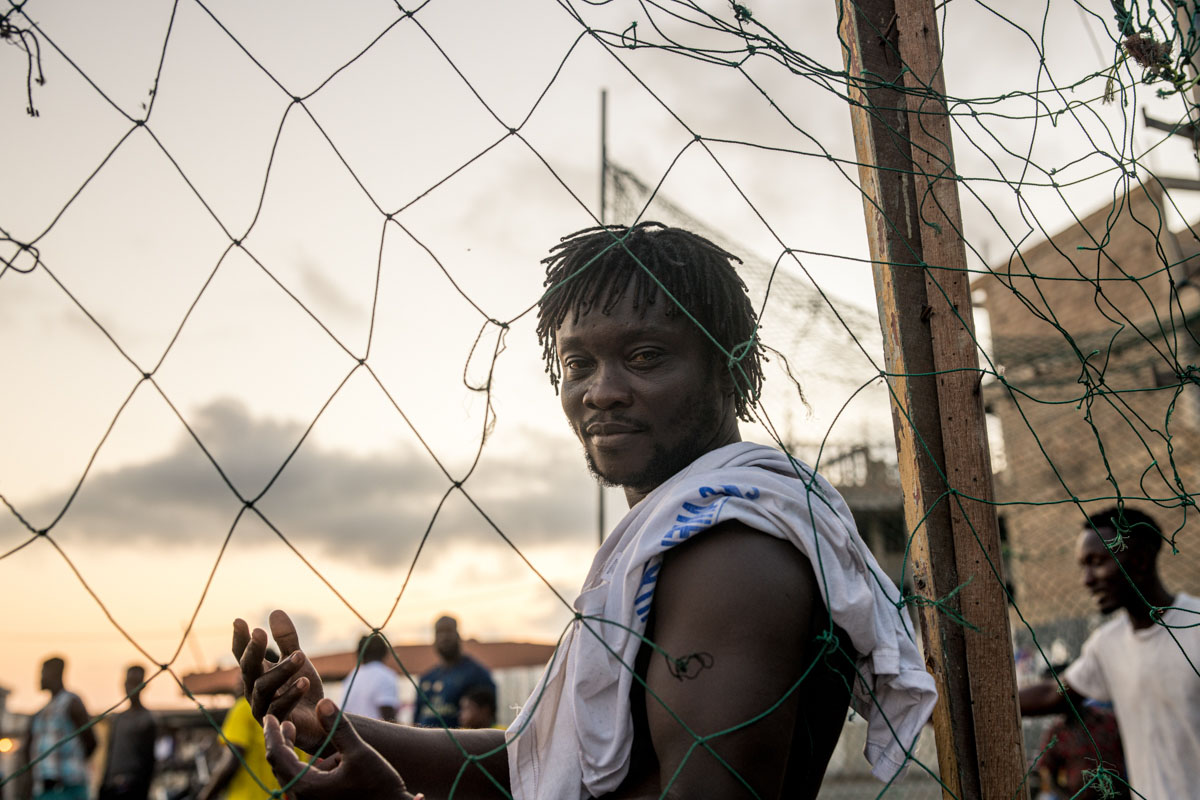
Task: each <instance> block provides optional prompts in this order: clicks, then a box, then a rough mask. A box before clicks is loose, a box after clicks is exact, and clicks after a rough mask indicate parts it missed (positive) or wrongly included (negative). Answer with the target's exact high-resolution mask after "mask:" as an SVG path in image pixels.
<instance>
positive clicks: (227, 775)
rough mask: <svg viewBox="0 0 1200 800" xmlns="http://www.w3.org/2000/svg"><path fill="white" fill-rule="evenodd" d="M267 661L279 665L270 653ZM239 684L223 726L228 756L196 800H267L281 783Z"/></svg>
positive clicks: (261, 732)
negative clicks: (276, 777) (268, 759)
mask: <svg viewBox="0 0 1200 800" xmlns="http://www.w3.org/2000/svg"><path fill="white" fill-rule="evenodd" d="M267 660H268V661H271V662H276V661H278V660H279V654H278V653H276V652H275V651H274V650H268V651H267ZM238 684H239V686H238V688H239V691H238V699H237V702H236V703H234V704H233V707H232V708H230V709H229V713H228V714H226V715H225V722H224V724H222V725H221V736H222V737H223V738H222V742H223V743H225V752H224V753H223V754H222V756H221V760H220V761H219V762H217V766H216V768H214V769H213V772H212V775H211V776H210V777H209V779H208V783H207V784H205V786H204V788H203V789H201V790H200V794H198V795H197V796H196V800H214V798H217V797H222V794H221V792H222V790H224V795H223V797H224V799H225V800H267V798H269V797H270V796H271V792H272V791H274V790H276V789H278V788H279V781H277V780H276V779H275V773H273V772H272V771H271V766H270V765H269V764H268V763H267V748H266V745H265V744H264V742H263V729H262V726H261V725H259V724H258V722H257V721H256V720H255V719H254V714H253V713H251V711H250V704H249V703H247V702H246V697H245V695H244V694H243V693H242V692H241V681H240V680H239V681H238ZM235 751H236V753H235ZM239 756H240V758H239ZM256 778H257V780H256ZM260 782H261V784H260ZM263 787H266V788H265V789H264V788H263Z"/></svg>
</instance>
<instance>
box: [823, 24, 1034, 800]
mask: <svg viewBox="0 0 1200 800" xmlns="http://www.w3.org/2000/svg"><path fill="white" fill-rule="evenodd" d="M835 2H837V8H838V15H839V30H838V33H839V37H840V39H841V42H842V47H843V53H844V56H845V61H846V69H847V73H848V75H849V83H850V91H849V96H850V101H851V102H850V113H851V119H852V123H853V128H854V142H855V148H856V151H857V154H858V161H859V180H860V183H861V188H862V192H863V206H864V209H865V213H866V223H867V237H868V239H869V242H870V248H871V258H872V260H873V262H874V274H875V291H876V298H877V302H878V306H879V319H880V324H881V326H882V329H883V338H884V351H885V358H886V365H887V373H888V385H889V387H890V390H891V393H892V415H893V422H894V427H895V433H896V450H897V457H898V461H899V466H900V476H901V484H902V486H903V491H904V516H905V521H906V523H907V527H908V530H910V531H912V532H913V534H912V537H913V538H912V546H911V550H910V553H911V559H910V569H911V582H912V585H913V588H914V590H915V593H916V594H917V595H919V596H920V597H922V598H924V599H925V600H926V601H927V602H925V603H920V604H919V607H918V610H919V615H920V618H921V633H922V638H923V643H924V653H925V663H926V666H927V667H928V669H929V671H930V672H931V673H932V674H933V676H934V678H935V680H936V681H937V684H938V692H939V699H938V704H937V707H936V708H935V710H934V719H933V724H934V732H935V735H936V740H937V749H938V763H939V768H940V771H941V779H942V783H943V784H945V787H946V788H945V789H944V790H943V794H944V796H945V797H955V798H963V799H965V798H971V799H972V800H996V799H997V798H1003V799H1004V800H1009V798H1013V800H1019V799H1020V798H1028V796H1029V795H1028V789H1027V788H1026V787H1025V774H1026V767H1025V756H1024V748H1023V744H1022V736H1021V724H1020V716H1019V713H1018V710H1017V709H1018V707H1017V690H1016V675H1015V671H1014V665H1013V655H1012V640H1011V634H1010V631H1009V620H1008V610H1007V605H1006V599H1007V597H1006V594H1005V589H1004V582H1003V577H1002V570H1003V567H1002V563H1001V558H1000V541H999V538H1000V537H999V530H998V526H997V521H996V514H995V507H994V505H993V499H994V492H993V488H992V474H991V466H990V461H989V455H988V443H987V435H986V427H985V420H984V412H983V403H982V398H981V396H980V381H981V378H982V375H981V373H980V372H978V360H977V357H976V353H975V342H974V330H973V322H972V318H971V296H970V286H969V282H968V276H967V273H966V271H965V270H966V250H965V247H964V244H963V241H962V236H961V231H962V220H961V216H960V213H959V203H958V186H957V184H956V180H957V179H958V176H957V175H956V173H955V170H954V156H953V152H952V150H951V144H950V121H949V117H948V116H947V111H946V104H945V99H944V94H945V82H944V77H943V75H942V57H941V47H940V44H939V40H938V31H937V19H936V17H935V16H934V0H835ZM935 604H936V605H935ZM939 606H940V607H941V608H939ZM942 608H944V609H945V610H942ZM946 611H953V612H955V613H958V614H961V616H962V618H963V619H965V621H966V622H967V623H969V624H970V625H971V626H974V629H972V628H968V627H965V626H964V625H962V624H961V623H960V622H958V621H956V620H955V619H952V618H951V616H950V615H949V614H947V613H946Z"/></svg>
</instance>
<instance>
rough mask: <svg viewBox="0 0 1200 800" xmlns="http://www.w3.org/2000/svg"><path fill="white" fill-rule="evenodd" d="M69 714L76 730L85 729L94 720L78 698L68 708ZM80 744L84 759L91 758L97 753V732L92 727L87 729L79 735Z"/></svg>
mask: <svg viewBox="0 0 1200 800" xmlns="http://www.w3.org/2000/svg"><path fill="white" fill-rule="evenodd" d="M67 713H68V714H70V715H71V724H72V725H74V726H75V727H76V728H83V726H84V725H87V724H88V723H89V722H90V721H91V719H92V718H91V717H90V716H88V712H87V709H86V708H84V706H83V701H82V700H80V699H79V697H78V696H76V697H75V699H74V700H72V701H71V704H70V705H69V706H67ZM79 742H80V744H82V745H83V757H84V758H91V757H92V753H94V752H96V731H95V730H94V729H93V728H90V727H89V728H85V729H84V730H83V731H82V732H80V734H79Z"/></svg>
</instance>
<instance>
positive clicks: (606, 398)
mask: <svg viewBox="0 0 1200 800" xmlns="http://www.w3.org/2000/svg"><path fill="white" fill-rule="evenodd" d="M630 399H631V392H630V385H629V376H628V375H626V374H625V371H624V370H623V369H621V368H620V367H619V366H616V365H612V364H603V363H602V364H599V365H597V366H596V369H595V370H594V371H593V372H592V379H591V381H589V382H588V387H587V391H586V392H584V395H583V403H584V405H586V406H588V407H589V408H599V409H606V408H619V407H621V406H627V405H629V403H630Z"/></svg>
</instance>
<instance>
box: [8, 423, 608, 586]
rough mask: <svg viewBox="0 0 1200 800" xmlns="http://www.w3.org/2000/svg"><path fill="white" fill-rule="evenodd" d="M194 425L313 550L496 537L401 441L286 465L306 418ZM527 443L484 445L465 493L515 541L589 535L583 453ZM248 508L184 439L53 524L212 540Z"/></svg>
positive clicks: (110, 534)
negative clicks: (513, 448)
mask: <svg viewBox="0 0 1200 800" xmlns="http://www.w3.org/2000/svg"><path fill="white" fill-rule="evenodd" d="M193 430H195V432H196V438H197V439H198V440H199V441H200V442H201V443H202V444H203V446H204V448H205V449H206V450H207V451H208V452H209V453H211V454H212V458H213V461H215V462H216V465H217V466H219V467H220V470H221V472H223V473H224V474H225V476H226V478H227V479H228V482H229V484H232V485H233V487H236V488H237V489H238V491H239V492H240V493H241V494H242V495H243V496H244V497H247V498H254V497H255V494H256V493H260V492H262V489H261V488H260V487H262V486H269V488H267V489H266V491H265V492H262V496H261V498H258V499H255V500H254V510H253V511H249V512H248V513H249V517H250V518H253V517H254V516H255V513H256V512H257V514H260V515H261V516H262V518H263V519H265V520H267V521H268V522H269V523H270V525H272V526H274V528H275V529H276V530H277V531H278V532H279V533H281V534H282V535H283V536H285V537H286V538H287V539H288V540H289V541H290V542H292V543H293V544H295V545H296V546H297V547H299V548H300V549H301V550H302V551H304V552H306V553H314V552H315V553H319V554H320V555H322V556H325V557H335V558H340V559H343V560H346V561H350V562H354V563H356V564H364V565H374V566H377V567H379V568H389V567H395V566H397V565H400V564H406V563H408V562H409V561H410V560H411V559H412V557H413V555H414V554H415V552H416V548H417V545H418V543H419V541H420V540H421V538H422V537H423V536H424V535H425V532H426V529H427V528H430V523H431V521H432V523H433V524H432V528H431V529H430V533H429V537H428V541H427V543H426V545H425V547H426V550H425V553H426V554H429V553H431V552H433V553H436V552H437V551H438V550H439V549H440V548H442V547H444V546H446V545H448V544H450V543H451V542H456V543H461V542H462V541H463V540H468V541H475V542H480V543H483V542H499V541H500V539H499V537H498V535H497V533H496V532H495V529H494V528H493V527H492V525H490V524H489V523H488V522H487V521H486V520H485V519H484V518H483V516H482V515H481V514H480V513H479V511H478V510H477V509H476V508H475V507H474V506H473V505H472V504H471V502H469V501H468V500H467V499H466V497H464V496H463V495H462V493H460V492H459V491H458V490H456V489H454V488H453V482H452V481H451V479H449V478H447V477H446V476H445V475H444V474H443V473H442V472H441V471H440V470H439V469H438V468H437V466H436V464H434V462H433V460H432V459H431V458H430V457H429V456H428V454H426V453H425V452H424V451H419V450H416V449H415V448H409V447H401V446H398V447H397V448H396V449H395V450H393V451H392V452H389V453H387V454H385V455H359V454H354V453H347V452H341V451H336V450H333V449H329V448H327V447H324V446H322V445H321V444H320V443H319V442H318V441H317V440H316V439H315V438H312V437H310V438H308V439H306V440H305V441H304V442H303V443H302V444H301V445H300V447H299V449H298V450H297V451H296V453H295V455H294V456H292V457H291V459H290V460H289V461H288V462H287V464H286V465H285V466H284V467H283V468H282V471H280V464H281V463H283V461H284V460H285V458H286V457H287V454H288V453H289V452H291V450H292V449H293V448H294V447H295V445H296V442H298V441H300V439H301V436H302V434H303V431H304V426H303V425H301V424H299V423H294V422H282V421H278V420H271V419H259V418H255V417H252V416H251V415H250V414H249V413H248V412H247V410H246V409H245V408H244V407H243V406H241V405H240V404H239V403H237V402H235V401H229V400H224V401H219V402H215V403H213V404H210V405H208V406H206V407H205V408H203V409H202V410H201V411H200V412H199V414H198V415H197V417H196V421H195V422H194V424H193ZM528 441H529V447H528V448H527V450H525V451H524V452H522V453H520V454H519V455H510V454H506V453H501V452H499V451H497V450H495V449H490V448H486V447H485V449H484V453H483V457H482V459H481V461H480V464H479V466H478V468H477V469H476V471H475V472H474V473H473V474H472V476H471V477H470V478H469V479H468V480H467V481H466V482H465V483H464V484H463V488H464V489H465V491H466V492H467V493H469V494H470V497H471V498H472V499H473V500H474V501H475V503H476V504H478V506H479V507H480V508H481V509H482V510H483V512H484V513H486V514H487V516H488V517H489V518H490V519H491V520H492V521H493V522H494V523H495V525H496V526H497V527H499V528H500V529H501V530H503V531H504V532H505V534H506V535H508V536H509V537H510V538H511V539H512V540H513V542H514V543H515V544H516V545H517V546H518V547H528V546H533V545H537V544H542V543H548V542H562V541H572V540H573V541H591V537H592V536H594V533H593V523H592V516H593V514H594V512H593V511H591V509H592V508H593V506H594V502H595V500H594V498H595V489H594V484H592V483H591V481H590V479H589V478H588V477H587V474H586V471H585V470H584V469H583V467H582V461H583V460H582V458H581V457H580V455H579V454H578V452H577V447H574V446H572V445H571V444H570V443H569V441H568V440H566V439H562V438H554V437H550V436H547V435H545V434H539V433H535V432H531V433H529V435H528ZM276 473H278V474H276ZM247 486H252V487H255V488H254V490H247V489H246V488H245V487H247ZM447 492H449V497H448V498H447V500H446V502H445V503H444V504H443V506H442V508H441V510H440V511H437V508H438V504H439V502H440V501H441V499H442V497H443V496H444V495H446V494H447ZM64 497H65V494H56V495H55V496H54V497H52V498H50V497H48V498H43V499H42V500H41V501H39V502H37V503H35V504H34V505H33V507H32V508H30V509H28V510H27V511H28V513H26V516H27V517H29V518H31V519H32V520H35V521H37V522H40V524H47V523H48V522H49V521H50V520H52V519H54V517H55V516H56V515H57V514H58V512H59V510H60V509H61V505H62V503H63V502H64V500H63V498H64ZM242 507H243V502H242V501H241V500H239V499H238V496H237V494H235V492H234V491H233V490H232V489H231V488H230V486H229V485H228V484H227V483H226V481H225V480H224V479H222V477H221V475H220V473H219V472H218V470H217V469H216V468H214V464H213V462H212V461H210V460H209V459H208V458H206V457H205V456H204V455H203V453H202V452H201V451H200V450H199V448H198V447H197V446H196V442H195V441H193V440H192V439H191V437H187V436H185V437H181V438H180V439H179V440H178V441H177V442H176V443H175V445H174V446H173V447H172V448H171V449H170V450H169V451H168V452H167V453H166V454H165V455H163V456H162V457H160V458H157V459H155V460H153V461H150V462H146V463H142V464H136V465H130V466H125V467H122V468H119V469H115V470H110V471H107V472H98V473H93V474H91V475H90V476H89V477H88V478H87V480H86V481H85V482H84V485H83V488H82V489H81V490H80V492H79V495H78V496H77V497H76V499H75V501H74V502H73V504H72V505H71V507H70V508H69V510H68V513H67V514H66V515H65V516H64V517H63V519H62V522H61V523H60V524H59V525H58V526H56V527H55V528H54V529H53V531H52V532H53V533H54V534H55V535H56V536H63V537H69V538H73V537H75V536H76V535H79V534H81V533H82V534H83V535H84V536H85V537H86V540H87V541H88V542H89V543H91V544H93V545H96V544H100V545H105V544H109V543H112V544H121V545H126V546H129V545H134V544H139V543H144V544H152V545H153V546H155V547H156V548H164V547H165V548H170V547H172V546H179V547H182V546H189V545H200V546H209V545H212V544H216V543H219V542H220V541H221V540H222V539H223V538H224V536H225V535H226V534H227V533H228V532H229V530H230V527H231V525H232V524H233V522H234V520H235V518H236V517H237V514H238V512H239V510H241V509H242ZM22 511H23V513H24V512H25V511H26V510H22ZM435 512H437V513H436V518H435ZM263 531H264V526H262V525H261V524H257V521H256V520H253V519H250V520H249V521H247V522H245V523H239V525H238V528H237V530H236V531H235V539H236V540H238V541H239V543H240V542H241V541H243V538H242V537H245V540H247V541H249V542H252V543H257V542H260V541H264V540H263V539H262V535H263Z"/></svg>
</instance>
